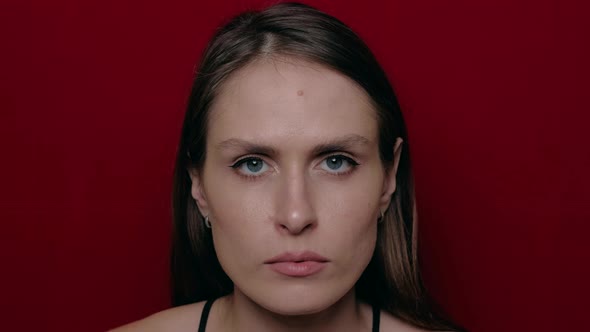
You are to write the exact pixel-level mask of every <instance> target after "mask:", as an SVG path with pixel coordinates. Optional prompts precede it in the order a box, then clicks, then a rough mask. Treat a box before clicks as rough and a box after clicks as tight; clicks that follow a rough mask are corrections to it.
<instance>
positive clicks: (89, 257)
mask: <svg viewBox="0 0 590 332" xmlns="http://www.w3.org/2000/svg"><path fill="white" fill-rule="evenodd" d="M266 3H268V2H266ZM308 3H309V4H312V5H315V6H317V7H318V8H320V9H323V10H325V11H327V12H329V13H331V14H333V15H335V16H337V17H338V18H340V19H342V20H343V21H344V22H346V23H347V24H349V25H350V26H352V27H353V29H355V30H356V31H357V32H358V33H359V34H360V35H361V36H362V37H363V38H364V39H365V40H366V42H367V43H368V44H369V46H370V47H371V48H372V49H373V50H374V52H375V53H376V55H377V57H378V59H379V60H380V62H381V63H382V65H383V66H384V67H385V69H386V70H387V72H388V74H389V75H390V78H391V81H392V83H393V85H394V86H395V88H396V90H397V93H398V95H399V98H400V101H401V104H402V107H403V109H404V111H405V115H406V118H407V121H408V126H409V130H410V138H411V144H412V149H413V150H412V153H413V161H414V167H415V172H416V180H417V193H418V194H417V195H418V204H419V213H420V222H421V226H420V230H421V234H420V238H421V249H422V261H423V269H424V271H425V275H426V281H427V284H428V287H429V288H430V289H431V290H432V293H433V294H434V296H435V297H436V299H438V301H439V302H440V303H441V304H442V306H443V307H444V308H445V309H446V310H447V311H448V312H449V313H450V314H451V315H452V316H453V317H454V318H455V319H456V320H457V321H458V322H460V323H462V324H463V325H465V326H466V327H467V328H469V329H470V330H471V331H476V332H478V331H480V332H484V331H579V330H583V329H584V328H583V326H585V325H586V324H583V323H585V322H586V321H587V320H586V319H585V316H586V315H587V313H586V311H587V310H588V308H589V306H588V304H587V298H588V295H589V281H588V280H590V275H589V273H588V267H587V266H588V261H590V257H589V256H590V255H589V252H590V251H589V250H588V248H587V246H586V243H587V242H588V231H589V227H588V226H587V223H588V222H589V221H590V212H589V210H590V209H589V205H590V204H589V203H590V197H589V196H590V195H589V190H588V189H587V188H588V187H589V180H590V176H589V175H588V170H589V169H590V152H589V148H588V143H590V140H589V139H588V137H587V134H586V133H587V129H586V128H587V126H588V123H589V121H588V120H590V117H589V116H588V114H587V112H588V111H589V110H590V103H589V102H588V91H589V90H588V88H589V84H588V83H589V82H588V81H589V77H590V71H589V68H588V59H590V52H589V47H588V44H589V41H590V38H588V32H589V31H590V27H589V26H588V17H584V16H587V13H588V11H587V10H585V8H582V1H579V3H576V1H571V0H563V1H557V0H535V1H525V0H481V1H460V0H446V1H439V0H412V1H399V0H398V1H368V0H367V1H355V2H351V3H344V2H343V1H328V0H324V1H319V0H318V1H308ZM260 4H265V1H226V2H223V3H220V2H218V3H215V4H213V2H212V1H211V2H207V3H200V2H199V1H194V0H193V1H177V0H169V1H166V2H164V1H140V0H119V1H113V0H109V1H104V0H103V1H96V0H92V1H91V0H87V1H74V0H69V1H68V0H53V1H16V0H13V1H2V2H1V4H0V6H1V7H0V43H1V44H0V50H1V52H0V60H1V61H0V70H1V71H0V97H1V98H0V111H1V113H0V114H1V117H0V135H1V136H0V156H2V163H1V165H2V166H0V167H1V172H0V177H1V178H0V180H1V182H0V183H1V187H0V188H1V189H0V194H1V196H0V204H1V205H0V221H1V225H2V230H1V232H0V237H1V238H0V240H1V241H0V243H1V246H2V248H1V250H0V252H1V259H2V261H1V267H2V273H1V276H2V277H1V278H2V280H1V282H0V291H1V294H2V299H1V300H0V303H1V305H2V307H1V308H0V309H1V312H2V323H1V324H2V327H1V328H0V329H2V330H4V331H33V330H41V331H58V330H59V331H102V330H105V329H107V328H111V327H114V326H117V325H120V324H122V323H125V322H128V321H131V320H135V319H138V318H140V317H143V316H146V315H148V314H150V313H152V312H155V311H158V310H161V309H164V308H166V307H167V306H168V288H167V286H168V246H169V236H168V234H169V230H170V190H171V184H170V182H171V174H172V167H173V160H174V156H175V147H176V145H177V140H178V137H179V133H180V126H181V119H182V115H183V112H184V104H185V101H186V99H187V96H188V92H189V88H190V84H191V79H192V72H193V70H194V65H195V63H196V62H197V60H198V58H199V56H200V51H201V50H202V48H203V47H204V45H205V43H206V41H207V39H208V38H209V37H210V36H211V34H212V32H213V30H214V28H215V27H216V26H218V25H219V24H220V22H221V21H222V20H223V19H225V18H227V17H228V16H229V15H232V14H235V13H237V12H239V11H241V10H243V9H247V8H251V7H252V6H259V5H260Z"/></svg>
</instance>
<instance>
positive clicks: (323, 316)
mask: <svg viewBox="0 0 590 332" xmlns="http://www.w3.org/2000/svg"><path fill="white" fill-rule="evenodd" d="M218 302H219V306H220V307H221V308H220V309H221V310H220V313H221V320H220V330H221V331H236V332H242V331H259V332H267V331H268V332H270V331H273V332H276V331H278V332H296V331H309V332H316V331H317V332H319V331H322V332H331V331H355V332H357V331H371V325H372V317H371V308H370V307H369V306H367V305H365V304H361V303H359V302H357V300H356V297H355V292H354V289H352V290H351V291H350V292H349V293H347V294H346V295H345V296H344V297H342V298H341V299H340V300H338V301H337V302H336V303H334V304H333V305H331V306H330V307H328V308H326V309H324V310H322V311H320V312H317V313H312V314H306V315H279V314H276V313H274V312H272V311H269V310H267V309H265V308H263V307H261V306H259V305H258V304H256V303H255V302H253V301H252V300H250V299H249V298H248V297H247V296H245V295H244V294H243V293H242V292H240V291H239V289H237V288H236V289H235V291H234V292H233V293H232V294H230V295H228V296H226V297H224V298H221V299H219V301H218Z"/></svg>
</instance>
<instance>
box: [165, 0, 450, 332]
mask: <svg viewBox="0 0 590 332" xmlns="http://www.w3.org/2000/svg"><path fill="white" fill-rule="evenodd" d="M268 56H286V57H294V58H298V59H304V60H307V61H311V62H314V63H318V64H321V65H324V66H326V67H329V68H331V69H334V70H336V71H338V72H340V73H342V74H344V75H346V76H348V77H349V78H351V79H352V80H354V81H355V82H356V83H357V84H358V85H360V86H361V87H362V88H363V89H364V90H365V91H366V92H367V94H368V95H369V96H370V97H371V100H372V102H373V106H374V108H375V110H376V112H377V115H378V122H379V151H380V157H381V160H382V162H383V164H384V165H385V166H388V165H390V164H391V163H392V162H393V160H394V155H393V151H394V149H393V147H394V144H395V141H396V138H397V137H401V138H402V139H403V143H402V144H403V146H402V153H401V157H400V161H399V166H398V172H397V175H396V180H397V189H396V191H395V193H394V194H393V197H392V199H391V203H390V206H389V208H388V210H387V211H388V212H387V213H386V215H385V217H384V220H383V222H381V223H380V224H379V230H378V238H377V245H376V249H375V252H374V255H373V257H372V259H371V262H370V263H369V265H368V267H367V268H366V270H365V271H364V273H363V274H362V276H361V277H360V279H359V280H358V282H357V284H356V286H355V287H356V294H357V297H358V298H359V300H361V301H365V302H367V303H370V304H372V305H377V306H379V307H380V308H382V309H383V310H386V311H388V312H390V313H391V314H393V315H395V316H397V317H399V318H400V319H402V320H404V321H406V322H409V323H411V324H413V325H416V326H420V327H423V328H428V329H438V330H440V329H443V330H460V329H459V328H457V327H456V326H455V325H454V324H452V323H450V322H449V321H448V320H445V319H443V318H442V316H441V315H439V314H437V313H436V312H435V311H434V310H433V309H432V303H431V301H430V300H429V297H428V296H427V294H426V292H425V290H424V287H423V284H422V280H421V278H420V273H419V268H418V261H417V252H416V250H417V245H416V240H417V239H416V218H415V211H414V184H413V180H412V173H411V168H410V155H409V148H408V137H407V134H406V127H405V124H404V120H403V117H402V114H401V111H400V107H399V104H398V102H397V98H396V96H395V94H394V91H393V89H392V87H391V85H390V83H389V81H388V80H387V77H386V75H385V73H384V71H383V70H382V68H381V67H380V65H379V64H378V63H377V61H376V59H375V57H374V56H373V54H372V53H371V51H370V50H369V48H368V47H367V46H366V45H365V43H364V42H363V41H362V40H361V39H360V38H359V37H358V36H357V35H356V34H355V33H354V32H353V31H352V30H351V29H350V28H349V27H347V26H346V25H345V24H344V23H342V22H340V21H339V20H337V19H336V18H334V17H332V16H329V15H327V14H325V13H323V12H321V11H318V10H316V9H314V8H312V7H309V6H307V5H303V4H298V3H283V4H278V5H274V6H272V7H269V8H267V9H265V10H263V11H259V12H255V11H252V12H246V13H243V14H240V15H238V16H236V17H234V18H233V19H231V20H230V21H229V22H228V23H226V24H225V25H224V26H223V27H221V28H220V29H219V30H218V31H217V33H216V34H215V35H214V36H213V38H212V39H211V41H210V43H209V45H208V46H207V48H206V50H205V52H204V55H203V57H202V60H201V63H200V65H199V67H198V71H197V73H196V77H195V80H194V84H193V88H192V91H191V94H190V97H189V100H188V105H187V106H188V107H187V111H186V115H185V119H184V124H183V128H182V134H181V138H180V145H179V150H178V157H177V158H178V159H177V161H176V167H175V174H174V192H173V215H174V227H173V238H172V256H171V272H172V303H173V305H175V306H176V305H182V304H186V303H192V302H197V301H202V300H206V299H213V298H217V297H220V296H224V295H227V294H229V293H231V292H232V291H233V283H232V281H231V280H230V279H229V277H228V276H227V274H226V273H225V272H224V271H223V269H222V268H221V266H220V264H219V261H218V259H217V256H216V254H215V249H214V247H213V241H212V236H211V233H210V231H208V229H206V228H205V226H204V223H203V220H202V216H201V215H200V213H199V212H198V209H197V206H196V204H195V201H194V200H193V199H192V197H191V190H190V189H191V181H190V177H189V173H188V170H190V169H197V170H198V169H200V167H201V166H202V165H203V162H204V160H205V157H206V139H207V120H208V113H209V108H210V105H211V103H212V101H213V100H214V98H215V97H216V94H217V93H218V90H219V88H220V86H221V85H222V84H223V83H224V82H225V81H226V80H227V79H228V77H229V76H230V75H231V74H232V73H233V72H235V71H236V70H238V69H240V68H242V67H244V66H245V65H247V64H248V63H250V62H252V61H253V60H255V59H257V58H260V57H268Z"/></svg>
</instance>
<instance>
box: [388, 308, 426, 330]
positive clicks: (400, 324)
mask: <svg viewBox="0 0 590 332" xmlns="http://www.w3.org/2000/svg"><path fill="white" fill-rule="evenodd" d="M379 330H380V331H381V332H394V331H395V332H426V331H428V330H424V329H421V328H419V327H416V326H414V325H411V324H409V323H406V322H404V321H403V320H401V319H399V318H397V317H395V316H394V315H392V314H390V313H389V312H387V311H384V310H381V325H380V329H379Z"/></svg>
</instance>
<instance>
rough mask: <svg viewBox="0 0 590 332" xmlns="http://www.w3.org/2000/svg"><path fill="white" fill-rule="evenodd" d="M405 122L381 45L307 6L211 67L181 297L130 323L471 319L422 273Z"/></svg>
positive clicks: (304, 325) (296, 324)
mask: <svg viewBox="0 0 590 332" xmlns="http://www.w3.org/2000/svg"><path fill="white" fill-rule="evenodd" d="M413 197H414V193H413V183H412V176H411V171H410V159H409V153H408V143H407V136H406V129H405V126H404V121H403V118H402V115H401V113H400V109H399V105H398V103H397V100H396V97H395V95H394V92H393V90H392V88H391V86H390V84H389V83H388V80H387V78H386V76H385V74H384V72H383V70H382V69H381V67H380V66H379V64H378V63H377V62H376V60H375V58H374V57H373V55H372V53H371V52H370V50H369V49H368V48H367V46H366V45H365V44H364V43H363V42H362V41H361V40H360V39H359V38H358V37H357V36H356V35H355V34H354V33H353V32H352V31H351V30H350V29H349V28H348V27H346V26H345V25H344V24H343V23H341V22H340V21H338V20H337V19H335V18H333V17H331V16H328V15H326V14H324V13H322V12H320V11H317V10H315V9H313V8H311V7H308V6H306V5H301V4H279V5H275V6H272V7H270V8H268V9H266V10H264V11H261V12H248V13H244V14H242V15H239V16H237V17H235V18H234V19H232V20H231V21H230V22H229V23H227V24H226V25H225V26H224V27H223V28H222V29H220V30H219V31H218V32H217V34H216V35H215V36H214V38H213V39H212V40H211V42H210V44H209V46H208V48H207V49H206V51H205V54H204V57H203V59H202V62H201V64H200V67H199V70H198V73H197V76H196V79H195V82H194V86H193V90H192V92H191V96H190V99H189V104H188V110H187V112H186V117H185V120H184V127H183V131H182V137H181V141H180V146H179V153H178V160H177V163H176V170H175V188H174V197H173V204H174V221H175V228H174V236H173V250H172V276H173V278H172V290H173V305H174V306H175V307H174V308H172V309H169V310H166V311H163V312H161V313H158V314H155V315H152V316H150V317H148V318H146V319H144V320H141V321H138V322H135V323H132V324H129V325H127V326H124V327H122V328H120V330H119V329H118V331H134V330H138V331H140V330H154V331H160V330H161V331H197V330H198V331H205V330H206V331H208V332H215V331H422V330H458V328H457V327H455V326H454V325H453V324H451V323H450V322H448V321H446V320H444V319H442V318H441V317H440V316H438V315H437V314H435V312H434V311H433V310H432V309H431V308H430V303H429V301H428V297H427V295H426V294H425V292H424V289H423V286H422V283H421V279H420V276H419V273H418V263H417V258H416V257H417V255H416V247H417V246H416V232H415V220H416V219H415V211H414V202H413Z"/></svg>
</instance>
